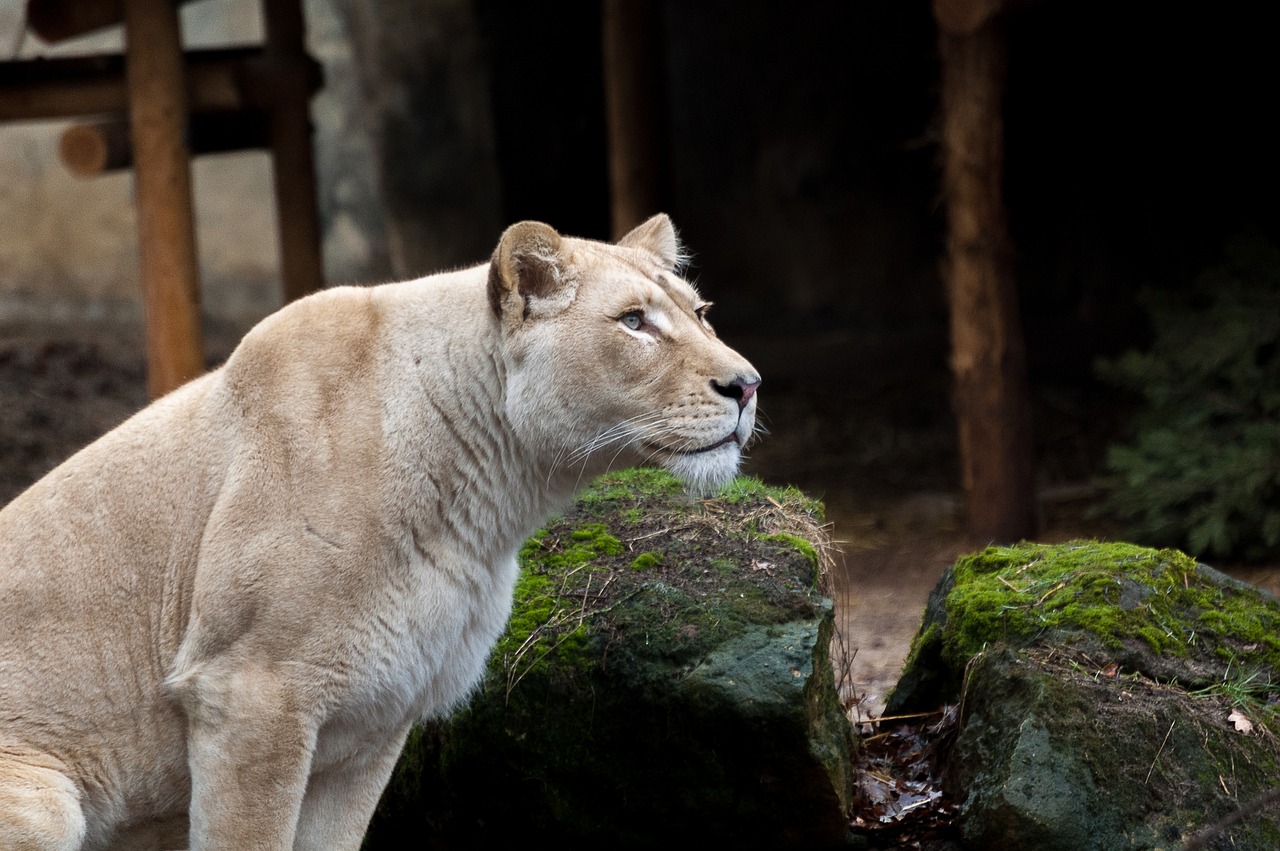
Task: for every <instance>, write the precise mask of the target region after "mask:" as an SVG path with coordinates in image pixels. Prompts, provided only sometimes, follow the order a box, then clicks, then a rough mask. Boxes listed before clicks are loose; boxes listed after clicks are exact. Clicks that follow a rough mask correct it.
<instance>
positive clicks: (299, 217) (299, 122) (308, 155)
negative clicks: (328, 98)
mask: <svg viewBox="0 0 1280 851" xmlns="http://www.w3.org/2000/svg"><path fill="white" fill-rule="evenodd" d="M264 10H265V16H266V50H265V63H266V65H267V67H268V68H270V69H271V73H272V75H273V77H275V79H276V81H277V82H276V85H277V87H278V89H279V94H280V99H279V101H278V102H277V104H276V106H275V108H274V109H272V111H271V126H270V141H271V154H272V157H271V167H272V174H273V175H274V180H275V190H276V220H277V227H278V229H279V233H280V266H281V276H282V279H283V287H284V299H285V301H286V302H289V301H293V300H294V299H297V298H301V297H302V296H304V295H307V294H308V293H311V292H315V291H316V290H318V289H320V288H321V287H322V286H324V262H323V256H322V252H321V245H320V218H319V205H318V203H317V200H316V183H315V181H316V178H315V163H314V159H313V156H312V151H311V117H310V113H309V111H308V108H307V104H308V101H309V100H310V97H311V93H312V91H313V89H312V88H311V87H310V86H309V84H308V81H307V79H306V78H305V77H304V76H302V75H301V74H300V73H298V72H299V71H300V70H301V69H302V68H304V67H305V60H306V53H305V49H304V47H303V37H304V29H303V20H302V6H301V3H300V0H269V2H267V3H265V4H264Z"/></svg>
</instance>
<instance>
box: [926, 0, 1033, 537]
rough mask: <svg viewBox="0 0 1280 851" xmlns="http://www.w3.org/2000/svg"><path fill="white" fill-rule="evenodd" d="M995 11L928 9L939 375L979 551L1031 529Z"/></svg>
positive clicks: (943, 0)
mask: <svg viewBox="0 0 1280 851" xmlns="http://www.w3.org/2000/svg"><path fill="white" fill-rule="evenodd" d="M997 6H998V4H996V3H993V2H990V0H977V2H974V0H935V2H934V14H935V17H936V18H937V20H938V22H939V29H940V35H939V47H940V51H941V59H942V93H941V97H942V154H943V156H942V160H943V184H944V196H945V199H946V204H947V238H946V251H947V259H946V270H945V277H946V284H947V293H948V296H949V300H950V311H951V369H952V373H953V376H954V379H955V405H956V418H957V425H958V428H959V443H960V463H961V467H962V470H961V472H962V476H963V481H964V488H965V493H966V498H967V503H968V513H969V531H970V533H971V534H972V535H973V536H974V537H975V538H976V539H978V540H980V541H982V542H984V543H985V542H988V541H992V542H1012V541H1016V540H1018V539H1020V538H1025V537H1030V536H1032V535H1034V534H1035V529H1036V501H1035V467H1034V460H1033V457H1032V441H1031V413H1030V404H1029V401H1028V391H1027V378H1026V352H1025V346H1024V342H1023V337H1022V324H1021V319H1020V317H1019V315H1018V296H1017V290H1016V286H1015V283H1014V279H1013V248H1012V240H1011V238H1010V236H1009V225H1008V216H1007V213H1006V210H1005V205H1004V198H1003V195H1002V182H1003V169H1004V122H1003V118H1002V100H1003V97H1004V83H1005V70H1006V69H1005V59H1006V46H1005V38H1004V32H1003V29H1002V27H1001V26H1000V18H999V15H998V9H997V8H996V7H997ZM956 21H960V22H962V23H961V24H960V25H956V24H955V22H956ZM949 24H950V25H951V26H952V28H951V29H949V28H948V25H949Z"/></svg>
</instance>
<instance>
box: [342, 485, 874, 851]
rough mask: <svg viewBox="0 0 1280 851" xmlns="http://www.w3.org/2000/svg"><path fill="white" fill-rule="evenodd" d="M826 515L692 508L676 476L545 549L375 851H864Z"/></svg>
mask: <svg viewBox="0 0 1280 851" xmlns="http://www.w3.org/2000/svg"><path fill="white" fill-rule="evenodd" d="M820 511H821V507H820V506H819V505H817V504H816V503H813V502H810V501H808V500H806V499H804V498H803V497H802V496H801V495H799V494H798V493H797V492H795V491H793V490H786V491H782V490H777V489H766V488H764V487H763V486H762V485H760V484H759V483H757V482H752V481H750V480H740V481H739V483H737V485H735V486H732V487H731V488H730V490H729V491H727V492H726V493H725V494H723V495H721V496H720V497H718V498H716V499H714V500H710V501H705V502H703V501H695V502H691V501H690V500H689V499H688V498H687V497H685V496H683V494H682V493H681V491H680V488H679V486H678V485H677V483H675V481H674V480H672V479H671V478H670V477H669V476H667V475H666V474H664V473H660V472H657V471H629V472H626V473H623V474H619V475H617V476H613V477H606V478H605V479H603V480H602V481H601V482H600V483H598V484H597V486H596V487H595V488H594V489H593V490H592V491H590V492H588V493H587V494H586V495H585V496H584V497H583V498H582V500H581V501H580V502H579V503H578V505H577V507H575V509H574V510H573V511H571V512H570V513H569V514H568V515H567V516H566V518H565V519H564V520H562V521H559V522H555V523H553V524H551V525H550V526H549V527H548V528H547V529H546V530H544V531H543V532H542V533H539V535H537V536H535V537H534V538H533V539H532V540H531V541H530V542H529V544H528V545H527V546H526V547H525V549H524V551H523V553H522V567H523V571H524V572H523V576H522V579H521V581H520V584H519V586H518V587H517V592H516V608H515V611H514V613H513V616H512V620H511V625H510V628H509V630H508V633H507V635H506V636H505V637H504V638H503V639H502V641H500V643H499V645H498V648H497V649H496V650H495V653H494V656H493V658H492V659H491V662H490V666H489V675H488V678H487V680H486V681H485V683H484V685H483V687H482V688H481V690H480V692H479V693H478V694H477V695H475V697H474V699H473V700H472V701H471V703H470V705H469V706H468V707H467V708H466V709H464V710H462V711H460V712H458V713H456V714H455V715H454V716H453V717H452V718H450V719H448V720H447V721H444V722H441V723H436V724H432V725H429V726H424V727H422V728H421V729H420V730H418V731H417V732H416V733H415V735H414V737H413V738H412V739H411V743H410V746H409V747H408V748H406V753H405V755H404V757H402V762H401V766H400V768H399V770H398V773H397V777H396V779H395V780H394V781H393V784H392V786H391V787H390V789H389V790H388V792H387V794H386V795H385V796H384V800H383V803H382V806H381V807H380V810H379V815H378V816H377V817H376V818H375V822H374V825H373V831H372V833H371V838H370V840H369V843H368V844H367V847H379V845H378V843H379V842H380V841H383V840H385V841H386V842H387V843H388V845H387V847H393V845H394V842H393V841H392V839H391V838H392V837H395V836H399V835H403V834H405V833H406V832H407V833H410V834H414V835H423V834H425V835H426V836H427V837H428V839H427V842H428V844H429V845H431V846H433V847H444V848H449V847H455V846H460V845H464V844H465V845H466V846H467V847H474V846H475V845H476V843H477V842H480V843H482V844H484V843H491V842H508V841H527V839H528V837H531V836H536V837H538V838H539V839H540V840H549V841H554V840H560V841H564V842H570V843H579V842H586V841H604V842H608V843H609V844H610V845H613V846H617V845H622V846H635V845H652V844H654V843H657V842H664V841H671V840H673V839H675V838H677V837H679V838H680V839H681V840H682V841H688V840H690V839H698V838H701V839H703V840H714V841H716V842H717V844H720V843H725V844H730V843H737V844H746V845H751V846H759V845H762V844H768V845H774V846H792V847H794V846H804V847H822V846H827V845H836V844H840V843H842V842H843V841H844V839H845V837H846V834H847V829H848V807H849V801H850V794H851V787H852V773H851V767H850V764H851V761H852V753H853V741H852V735H851V729H850V725H849V723H848V720H847V718H846V717H845V715H844V713H843V710H842V707H841V705H840V701H839V698H838V695H837V693H836V690H835V684H834V676H833V671H832V666H831V662H830V659H829V657H828V649H829V646H830V641H831V634H832V614H831V612H832V610H831V605H830V601H829V600H827V599H825V598H824V596H823V595H822V593H821V591H820V590H819V581H818V580H819V576H818V564H817V560H818V559H817V556H818V553H819V552H820V547H821V546H822V545H823V540H824V539H823V536H822V533H821V532H820V523H819V517H820V513H819V512H820ZM811 536H812V537H811ZM806 539H808V540H812V541H815V542H816V543H817V544H818V547H819V548H815V547H814V546H813V544H811V543H808V542H806Z"/></svg>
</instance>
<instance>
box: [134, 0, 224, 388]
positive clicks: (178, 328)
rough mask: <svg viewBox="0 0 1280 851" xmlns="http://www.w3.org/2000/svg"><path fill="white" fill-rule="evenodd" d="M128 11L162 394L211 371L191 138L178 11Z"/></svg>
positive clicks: (141, 226)
mask: <svg viewBox="0 0 1280 851" xmlns="http://www.w3.org/2000/svg"><path fill="white" fill-rule="evenodd" d="M124 11H125V52H126V56H127V59H128V73H127V81H128V89H129V124H130V129H131V139H132V143H133V151H134V155H135V156H136V158H137V167H136V168H135V169H134V175H135V182H136V187H137V206H138V251H139V254H140V260H141V263H140V265H141V270H140V271H141V279H142V296H143V310H144V313H145V315H146V335H147V388H148V390H149V391H150V393H151V396H152V397H153V398H155V397H158V396H162V395H164V394H165V393H168V392H169V391H170V390H173V389H174V388H176V387H178V386H179V385H181V384H183V383H185V382H187V381H189V380H190V379H192V378H194V377H196V376H197V375H199V374H200V373H202V372H203V371H204V346H203V342H202V340H201V335H200V283H199V278H198V273H197V270H196V241H195V220H194V216H193V214H192V209H191V165H190V154H189V152H188V150H187V147H186V145H185V143H184V141H183V136H184V131H185V129H186V122H187V102H186V92H185V89H184V86H183V82H182V81H183V70H182V43H181V37H180V34H179V31H178V14H177V11H176V10H175V9H174V7H173V6H172V4H171V3H170V2H169V0H125V7H124Z"/></svg>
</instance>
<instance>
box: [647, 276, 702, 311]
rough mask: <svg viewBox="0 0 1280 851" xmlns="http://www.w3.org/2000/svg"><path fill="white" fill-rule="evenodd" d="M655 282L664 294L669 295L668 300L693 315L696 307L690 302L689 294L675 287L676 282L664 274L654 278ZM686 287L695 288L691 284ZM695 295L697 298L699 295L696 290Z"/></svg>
mask: <svg viewBox="0 0 1280 851" xmlns="http://www.w3.org/2000/svg"><path fill="white" fill-rule="evenodd" d="M653 282H654V283H655V284H657V285H658V286H659V287H660V288H661V289H662V291H663V292H664V293H666V294H667V298H669V299H671V300H672V301H673V302H675V303H676V304H677V305H679V306H680V307H681V308H682V309H684V311H685V312H686V313H689V314H691V315H692V313H693V310H694V307H693V303H692V302H690V300H689V294H688V293H687V292H685V291H683V290H681V288H680V287H677V286H676V285H675V282H674V281H672V280H671V278H669V277H667V276H666V275H665V274H662V273H661V272H660V273H658V274H657V275H654V276H653ZM686 286H688V287H689V289H693V286H692V285H690V284H686ZM694 294H695V296H696V295H697V291H696V290H694ZM695 301H696V299H695Z"/></svg>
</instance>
